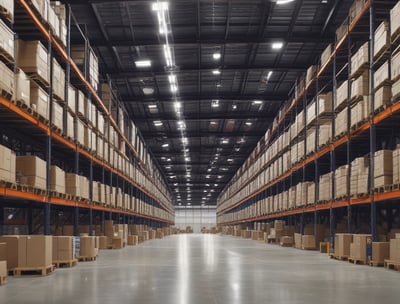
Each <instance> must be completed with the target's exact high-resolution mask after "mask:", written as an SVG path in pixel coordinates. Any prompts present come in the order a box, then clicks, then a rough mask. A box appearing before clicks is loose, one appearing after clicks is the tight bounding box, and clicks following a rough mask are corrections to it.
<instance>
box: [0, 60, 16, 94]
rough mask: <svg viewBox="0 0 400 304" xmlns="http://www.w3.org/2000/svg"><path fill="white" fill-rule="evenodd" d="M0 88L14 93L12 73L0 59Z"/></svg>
mask: <svg viewBox="0 0 400 304" xmlns="http://www.w3.org/2000/svg"><path fill="white" fill-rule="evenodd" d="M0 89H2V90H3V91H4V92H7V93H8V94H10V95H13V94H14V73H13V71H11V70H10V69H9V68H8V67H7V66H6V65H5V64H4V63H3V62H1V61H0Z"/></svg>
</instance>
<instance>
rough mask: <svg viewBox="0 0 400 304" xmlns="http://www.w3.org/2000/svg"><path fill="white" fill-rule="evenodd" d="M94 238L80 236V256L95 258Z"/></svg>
mask: <svg viewBox="0 0 400 304" xmlns="http://www.w3.org/2000/svg"><path fill="white" fill-rule="evenodd" d="M95 243H96V238H95V237H94V236H81V237H80V253H79V257H80V258H95V257H96V256H97V253H96V246H95Z"/></svg>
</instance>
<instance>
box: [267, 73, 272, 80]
mask: <svg viewBox="0 0 400 304" xmlns="http://www.w3.org/2000/svg"><path fill="white" fill-rule="evenodd" d="M271 76H272V71H269V72H268V75H267V80H269V79H270V78H271Z"/></svg>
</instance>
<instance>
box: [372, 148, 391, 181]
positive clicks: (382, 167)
mask: <svg viewBox="0 0 400 304" xmlns="http://www.w3.org/2000/svg"><path fill="white" fill-rule="evenodd" d="M374 161H375V166H374V177H379V176H383V175H392V174H393V151H392V150H380V151H376V152H375V155H374Z"/></svg>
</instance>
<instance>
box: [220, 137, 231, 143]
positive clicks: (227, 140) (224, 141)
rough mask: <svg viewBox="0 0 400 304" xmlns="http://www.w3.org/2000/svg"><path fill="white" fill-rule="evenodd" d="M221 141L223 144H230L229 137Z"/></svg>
mask: <svg viewBox="0 0 400 304" xmlns="http://www.w3.org/2000/svg"><path fill="white" fill-rule="evenodd" d="M221 143H223V144H229V139H227V138H225V139H222V140H221Z"/></svg>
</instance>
